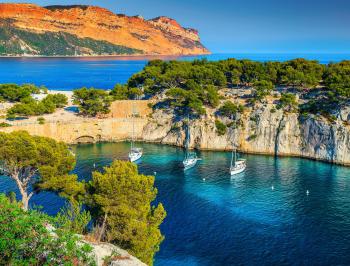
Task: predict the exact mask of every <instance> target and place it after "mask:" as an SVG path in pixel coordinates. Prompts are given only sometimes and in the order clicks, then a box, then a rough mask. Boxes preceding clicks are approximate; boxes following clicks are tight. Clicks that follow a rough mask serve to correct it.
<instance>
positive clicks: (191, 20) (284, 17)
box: [7, 0, 350, 53]
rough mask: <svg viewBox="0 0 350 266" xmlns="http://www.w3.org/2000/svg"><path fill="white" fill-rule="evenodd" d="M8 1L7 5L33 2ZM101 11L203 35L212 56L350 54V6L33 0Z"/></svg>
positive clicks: (334, 1)
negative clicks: (166, 20)
mask: <svg viewBox="0 0 350 266" xmlns="http://www.w3.org/2000/svg"><path fill="white" fill-rule="evenodd" d="M30 1H31V0H25V1H21V0H20V1H19V0H16V1H7V2H30ZM32 3H36V4H39V5H41V6H45V5H57V4H61V5H68V4H69V5H72V4H85V5H98V6H101V7H105V8H108V9H110V10H111V11H113V12H115V13H123V14H127V15H141V16H143V17H144V18H147V19H148V18H153V17H157V16H160V15H162V16H169V17H172V18H174V19H176V20H177V21H178V22H179V23H180V24H181V25H182V26H185V27H191V28H195V29H198V30H199V33H200V37H201V40H202V43H203V44H204V45H205V46H206V47H207V48H208V49H209V50H210V51H212V52H213V53H350V0H119V1H114V0H80V1H79V0H78V1H77V0H63V1H57V0H32Z"/></svg>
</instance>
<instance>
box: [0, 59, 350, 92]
mask: <svg viewBox="0 0 350 266" xmlns="http://www.w3.org/2000/svg"><path fill="white" fill-rule="evenodd" d="M300 57H303V58H307V59H314V60H319V61H320V62H321V63H324V64H327V63H329V62H337V61H341V60H344V59H348V60H349V59H350V54H212V55H205V56H196V57H194V56H189V57H93V58H0V83H18V84H22V83H33V84H36V85H38V86H40V85H45V86H47V87H48V88H49V89H52V90H72V89H77V88H81V87H83V86H86V87H96V88H100V89H112V88H113V87H114V85H115V84H116V83H125V82H126V81H127V80H128V79H129V77H130V76H131V75H132V74H134V73H136V72H138V71H140V70H141V69H142V68H143V67H144V66H145V64H146V63H147V61H148V60H151V59H155V58H160V59H164V60H172V59H178V60H193V59H194V58H207V59H208V60H221V59H226V58H237V59H252V60H257V61H286V60H290V59H294V58H300Z"/></svg>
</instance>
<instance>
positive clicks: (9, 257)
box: [0, 194, 95, 266]
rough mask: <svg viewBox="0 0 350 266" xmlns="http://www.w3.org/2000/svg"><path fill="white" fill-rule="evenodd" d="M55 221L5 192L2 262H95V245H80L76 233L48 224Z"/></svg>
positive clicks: (0, 214) (0, 205) (0, 207)
mask: <svg viewBox="0 0 350 266" xmlns="http://www.w3.org/2000/svg"><path fill="white" fill-rule="evenodd" d="M52 220H53V219H52V218H51V217H48V216H46V215H44V214H42V213H39V212H36V211H24V210H23V209H21V207H20V205H19V204H18V203H17V202H16V201H15V199H12V200H10V199H8V198H7V197H6V196H4V195H3V194H1V195H0V264H1V265H39V266H40V265H81V266H82V265H95V262H94V258H93V257H92V256H91V254H90V253H91V250H92V248H91V247H90V246H88V245H87V244H81V243H79V244H78V240H79V239H78V237H77V236H76V235H74V234H72V233H70V232H69V231H65V230H61V229H54V230H53V231H52V232H51V231H50V230H49V229H47V228H46V227H45V225H47V224H49V223H50V222H51V221H52ZM53 233H54V234H55V235H53Z"/></svg>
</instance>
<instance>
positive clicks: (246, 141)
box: [142, 105, 350, 165]
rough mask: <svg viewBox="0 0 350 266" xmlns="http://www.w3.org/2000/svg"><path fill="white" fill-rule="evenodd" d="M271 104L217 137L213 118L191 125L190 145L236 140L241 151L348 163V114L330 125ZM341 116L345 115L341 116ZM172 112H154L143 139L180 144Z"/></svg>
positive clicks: (221, 145)
mask: <svg viewBox="0 0 350 266" xmlns="http://www.w3.org/2000/svg"><path fill="white" fill-rule="evenodd" d="M271 108H272V107H271V106H269V105H267V106H259V107H257V108H255V109H254V110H252V111H251V112H249V113H246V114H244V116H243V117H242V124H243V126H240V127H238V128H237V129H232V130H228V131H227V133H226V134H225V135H223V136H218V134H217V132H216V128H215V122H214V119H210V118H206V119H201V120H197V121H194V122H192V123H191V124H190V134H191V143H190V146H191V147H192V148H197V149H208V150H231V149H232V143H235V144H236V145H237V147H238V149H239V150H240V151H242V152H247V153H256V154H270V155H277V156H278V155H281V156H299V157H304V158H311V159H316V160H321V161H327V162H333V163H337V164H343V165H350V127H349V126H348V125H347V123H348V122H350V121H349V120H347V119H348V115H349V113H347V115H345V118H344V119H345V120H344V119H342V117H339V118H338V119H337V121H336V122H335V123H333V124H331V123H329V122H328V121H326V120H322V119H316V118H315V117H312V116H310V117H309V118H306V119H299V117H298V115H297V114H293V113H284V112H283V111H282V110H277V111H276V112H271ZM343 117H344V116H343ZM172 120H173V115H172V113H166V112H164V111H157V112H156V113H154V114H153V118H152V120H151V121H150V122H149V123H148V124H147V125H146V127H144V129H143V134H142V137H143V140H145V141H151V142H160V143H164V144H171V145H177V146H183V144H184V140H185V133H184V126H183V124H182V122H177V123H171V121H172Z"/></svg>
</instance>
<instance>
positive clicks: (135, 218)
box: [90, 161, 166, 265]
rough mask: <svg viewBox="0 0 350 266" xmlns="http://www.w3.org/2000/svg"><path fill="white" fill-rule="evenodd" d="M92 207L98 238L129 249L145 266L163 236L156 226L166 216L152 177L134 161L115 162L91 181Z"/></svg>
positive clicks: (149, 263) (97, 173)
mask: <svg viewBox="0 0 350 266" xmlns="http://www.w3.org/2000/svg"><path fill="white" fill-rule="evenodd" d="M90 194H91V196H90V197H91V199H92V207H93V208H95V212H96V213H97V219H96V220H98V221H100V223H101V224H100V228H101V229H100V231H101V232H100V234H99V235H100V237H101V238H102V239H105V240H107V241H108V242H112V243H115V244H117V245H119V246H120V247H122V248H124V249H126V250H128V251H129V252H130V253H131V254H133V255H135V256H136V257H138V258H139V259H141V260H142V261H143V262H145V263H147V264H148V265H152V264H153V256H154V254H155V253H156V252H157V251H158V250H159V245H160V243H161V242H162V240H163V239H164V237H163V236H162V234H161V232H160V230H159V226H160V224H161V223H162V221H163V220H164V218H165V216H166V212H165V210H164V208H163V205H162V204H158V205H157V206H152V205H151V203H152V202H153V201H154V199H155V198H156V195H157V189H156V188H155V187H154V177H153V176H145V175H140V174H138V172H137V167H136V165H135V164H133V163H130V162H124V161H115V162H114V163H112V165H111V166H110V167H105V169H104V173H100V172H94V173H93V176H92V181H91V182H90Z"/></svg>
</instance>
